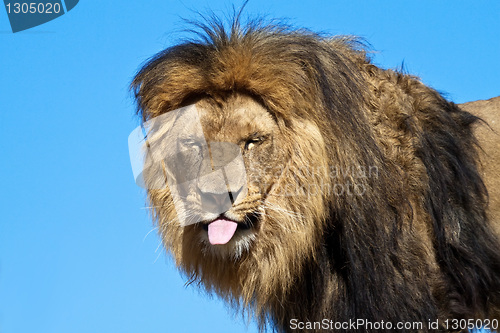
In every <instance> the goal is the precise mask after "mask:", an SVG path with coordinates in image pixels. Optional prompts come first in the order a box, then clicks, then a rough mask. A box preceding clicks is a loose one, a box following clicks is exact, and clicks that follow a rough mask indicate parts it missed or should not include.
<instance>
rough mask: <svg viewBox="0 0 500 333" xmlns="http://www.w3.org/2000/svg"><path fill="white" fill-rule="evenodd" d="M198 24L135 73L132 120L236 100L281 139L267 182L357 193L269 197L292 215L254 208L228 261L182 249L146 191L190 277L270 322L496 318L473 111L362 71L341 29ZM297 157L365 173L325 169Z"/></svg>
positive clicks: (414, 84)
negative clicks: (253, 234)
mask: <svg viewBox="0 0 500 333" xmlns="http://www.w3.org/2000/svg"><path fill="white" fill-rule="evenodd" d="M201 27H202V30H204V33H203V34H200V36H201V38H199V39H197V40H190V41H187V42H183V43H181V44H179V45H176V46H173V47H170V48H168V49H166V50H164V51H163V52H160V53H159V54H157V55H156V56H155V57H153V58H152V59H151V60H149V61H148V62H147V63H146V64H145V65H144V67H143V68H142V69H141V70H140V71H139V73H138V74H137V76H136V77H135V79H134V81H133V84H132V88H133V90H134V92H135V95H136V98H137V101H138V108H139V112H140V114H141V115H142V117H143V120H148V119H150V118H153V117H155V116H157V115H160V114H162V113H164V112H168V111H170V110H173V109H176V108H179V107H181V106H184V105H187V104H190V103H192V102H193V101H196V100H199V99H203V98H217V96H222V95H231V94H237V93H239V94H245V95H248V96H251V97H252V98H253V99H254V100H256V101H257V102H258V103H260V104H261V105H263V106H264V107H265V108H267V110H268V111H269V112H270V113H271V114H272V116H273V117H274V119H275V120H276V122H277V123H278V125H279V126H280V131H281V134H280V135H282V136H283V137H284V138H286V140H285V141H286V142H287V144H286V145H285V146H284V147H283V149H285V150H287V151H288V152H289V157H290V158H289V161H288V162H287V168H288V172H287V173H284V174H283V175H280V177H281V178H280V181H279V182H277V183H278V184H280V186H285V185H286V184H289V183H293V184H295V185H298V186H299V187H301V186H302V187H304V188H305V187H306V186H310V185H311V184H316V185H317V186H318V188H319V187H321V186H325V184H328V185H331V187H330V188H332V187H333V185H334V183H336V184H337V183H340V184H349V183H351V184H359V185H360V186H362V187H363V189H365V191H364V192H363V194H362V195H335V193H332V192H331V191H330V192H329V193H328V194H324V193H323V194H321V195H316V196H313V197H309V198H308V199H304V198H303V197H300V196H284V197H282V198H281V199H280V200H281V201H276V202H274V205H279V206H280V207H281V208H283V210H282V211H284V212H293V213H294V215H292V214H289V213H287V214H279V213H276V211H275V212H274V213H273V212H272V211H271V212H269V215H268V216H267V220H266V221H265V222H263V223H262V228H266V229H265V232H264V231H262V232H261V233H260V234H259V236H258V239H257V240H256V242H255V244H254V245H253V247H251V248H250V250H249V251H248V253H246V254H244V255H243V256H242V257H241V258H239V259H238V260H232V259H225V258H219V257H217V256H210V255H207V253H205V252H203V251H202V250H201V249H200V247H199V246H197V245H196V244H193V243H192V242H189V241H188V240H189V232H190V230H189V228H187V227H186V228H184V229H182V228H180V227H178V226H176V225H175V224H172V223H171V220H173V219H175V212H173V209H172V205H168V204H162V203H165V202H168V200H169V199H168V193H165V192H162V191H154V190H150V191H149V193H148V195H149V199H150V201H151V202H152V203H153V205H152V206H153V207H155V208H153V214H154V217H155V219H156V220H157V221H158V223H159V225H160V230H161V234H162V237H163V240H164V244H165V246H166V248H167V249H168V250H169V251H171V253H172V254H173V256H174V258H175V260H176V262H177V264H178V266H179V267H180V269H181V270H182V271H183V272H184V273H186V274H187V276H188V277H190V278H191V279H192V281H196V282H199V283H200V284H201V285H202V286H204V287H205V288H206V289H207V290H208V291H211V292H215V293H217V294H218V295H219V296H221V297H223V298H224V299H226V300H227V301H229V302H231V303H232V304H233V305H235V306H238V305H239V306H242V307H244V308H246V309H250V310H251V311H252V312H253V313H254V314H255V315H256V316H257V318H258V321H259V322H260V324H261V325H262V327H263V326H264V325H265V324H266V323H271V324H272V325H274V327H275V329H277V330H278V331H288V330H289V321H290V319H292V318H297V319H299V320H300V321H320V320H321V319H323V318H328V319H331V320H333V321H335V322H343V321H349V319H358V318H362V319H366V320H369V321H372V322H377V321H378V322H380V321H386V322H387V321H391V322H393V323H396V322H423V323H427V322H428V321H429V320H435V319H437V318H439V319H442V320H444V319H451V318H486V317H489V318H493V317H495V318H498V317H499V316H500V312H499V310H500V245H499V240H498V238H496V237H495V236H494V235H493V232H492V230H491V226H490V221H488V217H487V215H486V209H487V201H488V198H487V191H486V188H485V186H484V184H483V181H482V179H481V177H480V175H479V173H478V170H477V167H478V166H477V147H476V140H475V138H474V136H473V133H472V127H473V125H474V124H476V123H477V122H478V118H476V117H475V116H473V115H472V114H470V113H468V112H465V111H462V110H461V109H460V108H459V107H457V105H455V104H453V103H451V102H448V101H446V100H445V99H444V98H443V97H442V96H441V95H440V94H439V93H438V92H436V91H435V90H433V89H431V88H429V87H427V86H425V85H424V84H422V83H421V82H420V81H419V80H418V79H417V78H415V77H412V76H409V75H406V74H404V73H401V72H397V71H392V70H383V69H380V68H378V67H376V66H375V65H373V64H371V63H370V60H369V59H368V58H367V56H366V54H365V52H364V51H363V50H362V48H361V46H360V44H359V43H357V42H356V41H355V40H353V39H350V38H341V37H336V38H330V37H323V36H320V35H317V34H314V33H312V32H309V31H306V30H296V29H292V28H290V27H285V26H282V25H265V24H262V23H260V22H256V23H251V24H248V25H245V26H241V25H240V23H239V22H238V20H235V22H234V24H233V25H232V26H231V27H230V28H229V29H225V28H224V26H223V24H221V23H220V22H219V21H217V20H215V21H214V22H213V23H210V24H207V25H201ZM298 123H304V124H310V125H309V126H304V127H303V128H300V127H298V126H296V125H294V124H298ZM311 124H312V125H311ZM311 126H312V127H311ZM304 166H314V167H318V166H319V167H322V168H327V169H328V168H329V167H332V166H335V167H339V168H340V169H342V170H349V168H353V167H354V168H359V167H367V168H368V167H371V168H374V170H377V173H376V175H373V176H371V177H356V176H355V175H354V174H353V173H350V172H348V173H342V172H341V173H339V174H338V175H337V176H336V177H335V178H334V177H331V175H330V174H329V173H328V172H323V173H322V172H319V173H304V172H301V171H300V170H303V169H302V168H303V167H304ZM426 330H427V328H426V325H424V327H423V331H426Z"/></svg>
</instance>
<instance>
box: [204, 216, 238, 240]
mask: <svg viewBox="0 0 500 333" xmlns="http://www.w3.org/2000/svg"><path fill="white" fill-rule="evenodd" d="M237 227H238V223H236V222H233V221H229V220H224V219H218V220H215V221H213V222H212V223H210V224H209V225H208V240H209V241H210V244H212V245H216V244H226V243H227V242H229V241H230V240H231V238H233V235H234V233H235V232H236V228H237Z"/></svg>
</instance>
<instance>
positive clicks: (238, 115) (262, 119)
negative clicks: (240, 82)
mask: <svg viewBox="0 0 500 333" xmlns="http://www.w3.org/2000/svg"><path fill="white" fill-rule="evenodd" d="M196 110H197V112H198V117H199V121H200V123H201V126H202V129H203V139H204V140H205V141H206V143H207V145H208V151H207V153H208V155H207V156H206V157H207V158H206V159H205V161H208V163H210V164H211V167H212V169H213V170H217V169H218V168H217V166H218V165H219V166H222V167H223V166H227V162H228V161H226V160H232V159H233V157H234V156H233V155H239V157H240V158H241V159H242V161H243V164H244V166H243V165H242V166H241V167H240V168H238V167H237V166H236V167H235V166H231V165H229V166H228V167H227V168H225V169H224V171H225V174H224V175H223V176H225V177H226V179H225V180H226V182H224V179H222V184H223V185H224V184H226V185H228V186H223V187H221V186H218V185H216V184H214V181H215V182H216V181H217V179H214V177H211V176H206V175H204V174H203V172H202V171H203V170H204V168H203V164H204V163H203V162H200V163H196V162H193V161H187V162H186V163H185V165H183V166H181V167H182V168H185V169H188V168H190V169H195V170H190V172H191V173H196V174H197V177H196V179H195V180H194V181H192V182H190V184H189V185H188V187H189V188H186V189H185V192H184V193H185V195H184V196H183V199H184V200H185V201H186V202H185V205H186V207H187V206H189V208H186V209H187V210H190V211H189V212H188V213H187V214H190V215H191V216H196V218H195V219H193V220H192V221H190V222H189V223H182V222H180V221H179V216H177V218H174V216H175V215H176V214H177V212H176V209H175V205H172V201H175V198H172V195H171V191H169V190H152V191H150V199H151V201H152V203H153V206H154V207H166V208H167V209H159V210H158V213H159V215H160V226H161V229H162V230H165V232H164V237H166V238H167V239H166V241H167V242H168V244H169V245H170V247H172V248H176V247H179V246H181V245H182V244H184V246H185V244H186V243H189V244H190V247H191V246H192V247H193V248H199V249H202V251H203V253H205V255H211V256H212V255H213V256H218V257H219V258H220V259H222V258H225V257H228V256H229V257H232V258H239V257H241V255H242V254H244V253H245V252H248V251H249V250H250V249H251V248H252V246H254V245H255V242H256V240H257V239H258V237H259V233H260V232H262V223H264V222H265V216H266V205H276V203H273V201H275V200H273V199H272V198H270V195H271V196H272V195H273V194H272V192H273V188H274V187H275V186H276V183H277V181H278V179H279V175H280V172H281V171H283V165H285V164H286V160H287V159H288V158H289V156H290V152H288V151H287V150H288V149H287V147H286V145H285V144H284V143H283V142H282V141H283V136H282V135H280V129H279V127H278V124H277V122H276V120H275V119H274V118H273V116H272V115H271V114H270V113H269V112H268V110H266V109H265V108H264V107H263V106H262V105H261V104H259V103H257V102H256V101H255V100H253V99H252V98H250V97H248V96H244V95H233V96H232V97H229V98H227V99H225V100H224V101H223V102H220V101H219V102H215V101H214V100H211V99H202V100H200V101H198V102H197V103H196ZM180 135H181V136H182V137H181V138H178V141H179V142H180V144H181V145H184V146H185V149H186V151H189V152H193V151H194V152H195V153H197V152H196V149H199V146H200V144H199V143H197V142H195V141H196V140H194V139H192V138H191V137H190V136H189V135H188V134H186V133H181V134H180ZM224 144H231V145H229V146H225V145H224ZM234 147H237V150H238V151H237V152H236V154H234V151H229V152H228V148H234ZM238 148H239V149H238ZM229 150H231V149H229ZM205 164H206V163H205ZM219 170H220V168H219ZM235 173H236V174H235ZM228 178H229V179H230V180H232V182H229V184H228V182H227V179H228ZM228 194H229V196H228ZM228 199H230V200H231V201H230V202H229V200H228ZM228 202H229V205H228ZM273 207H274V206H273ZM162 217H166V218H162ZM172 230H174V232H172V233H171V232H170V231H172ZM179 239H182V242H178V240H179ZM181 243H182V244H181Z"/></svg>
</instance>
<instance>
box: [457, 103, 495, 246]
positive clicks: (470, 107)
mask: <svg viewBox="0 0 500 333" xmlns="http://www.w3.org/2000/svg"><path fill="white" fill-rule="evenodd" d="M460 107H461V108H462V109H463V110H465V111H468V112H470V113H472V114H474V115H476V116H478V117H480V118H481V119H483V120H484V121H485V122H486V123H487V124H488V125H485V124H484V123H483V122H481V123H479V124H478V125H477V128H476V132H475V134H476V137H477V139H478V141H479V145H480V146H481V150H480V157H481V166H480V169H481V172H482V176H483V179H484V182H485V184H486V187H487V189H488V194H489V209H488V210H489V215H490V219H491V221H492V223H493V227H494V228H495V229H496V232H497V234H498V235H499V236H500V166H499V165H500V96H499V97H495V98H491V99H489V100H481V101H475V102H469V103H465V104H461V105H460Z"/></svg>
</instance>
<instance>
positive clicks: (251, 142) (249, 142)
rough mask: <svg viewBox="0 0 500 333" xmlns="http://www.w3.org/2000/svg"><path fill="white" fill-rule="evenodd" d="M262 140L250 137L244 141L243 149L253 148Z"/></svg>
mask: <svg viewBox="0 0 500 333" xmlns="http://www.w3.org/2000/svg"><path fill="white" fill-rule="evenodd" d="M261 142H262V138H257V139H250V140H247V142H246V143H245V150H250V149H253V148H255V146H256V145H258V144H259V143H261Z"/></svg>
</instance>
